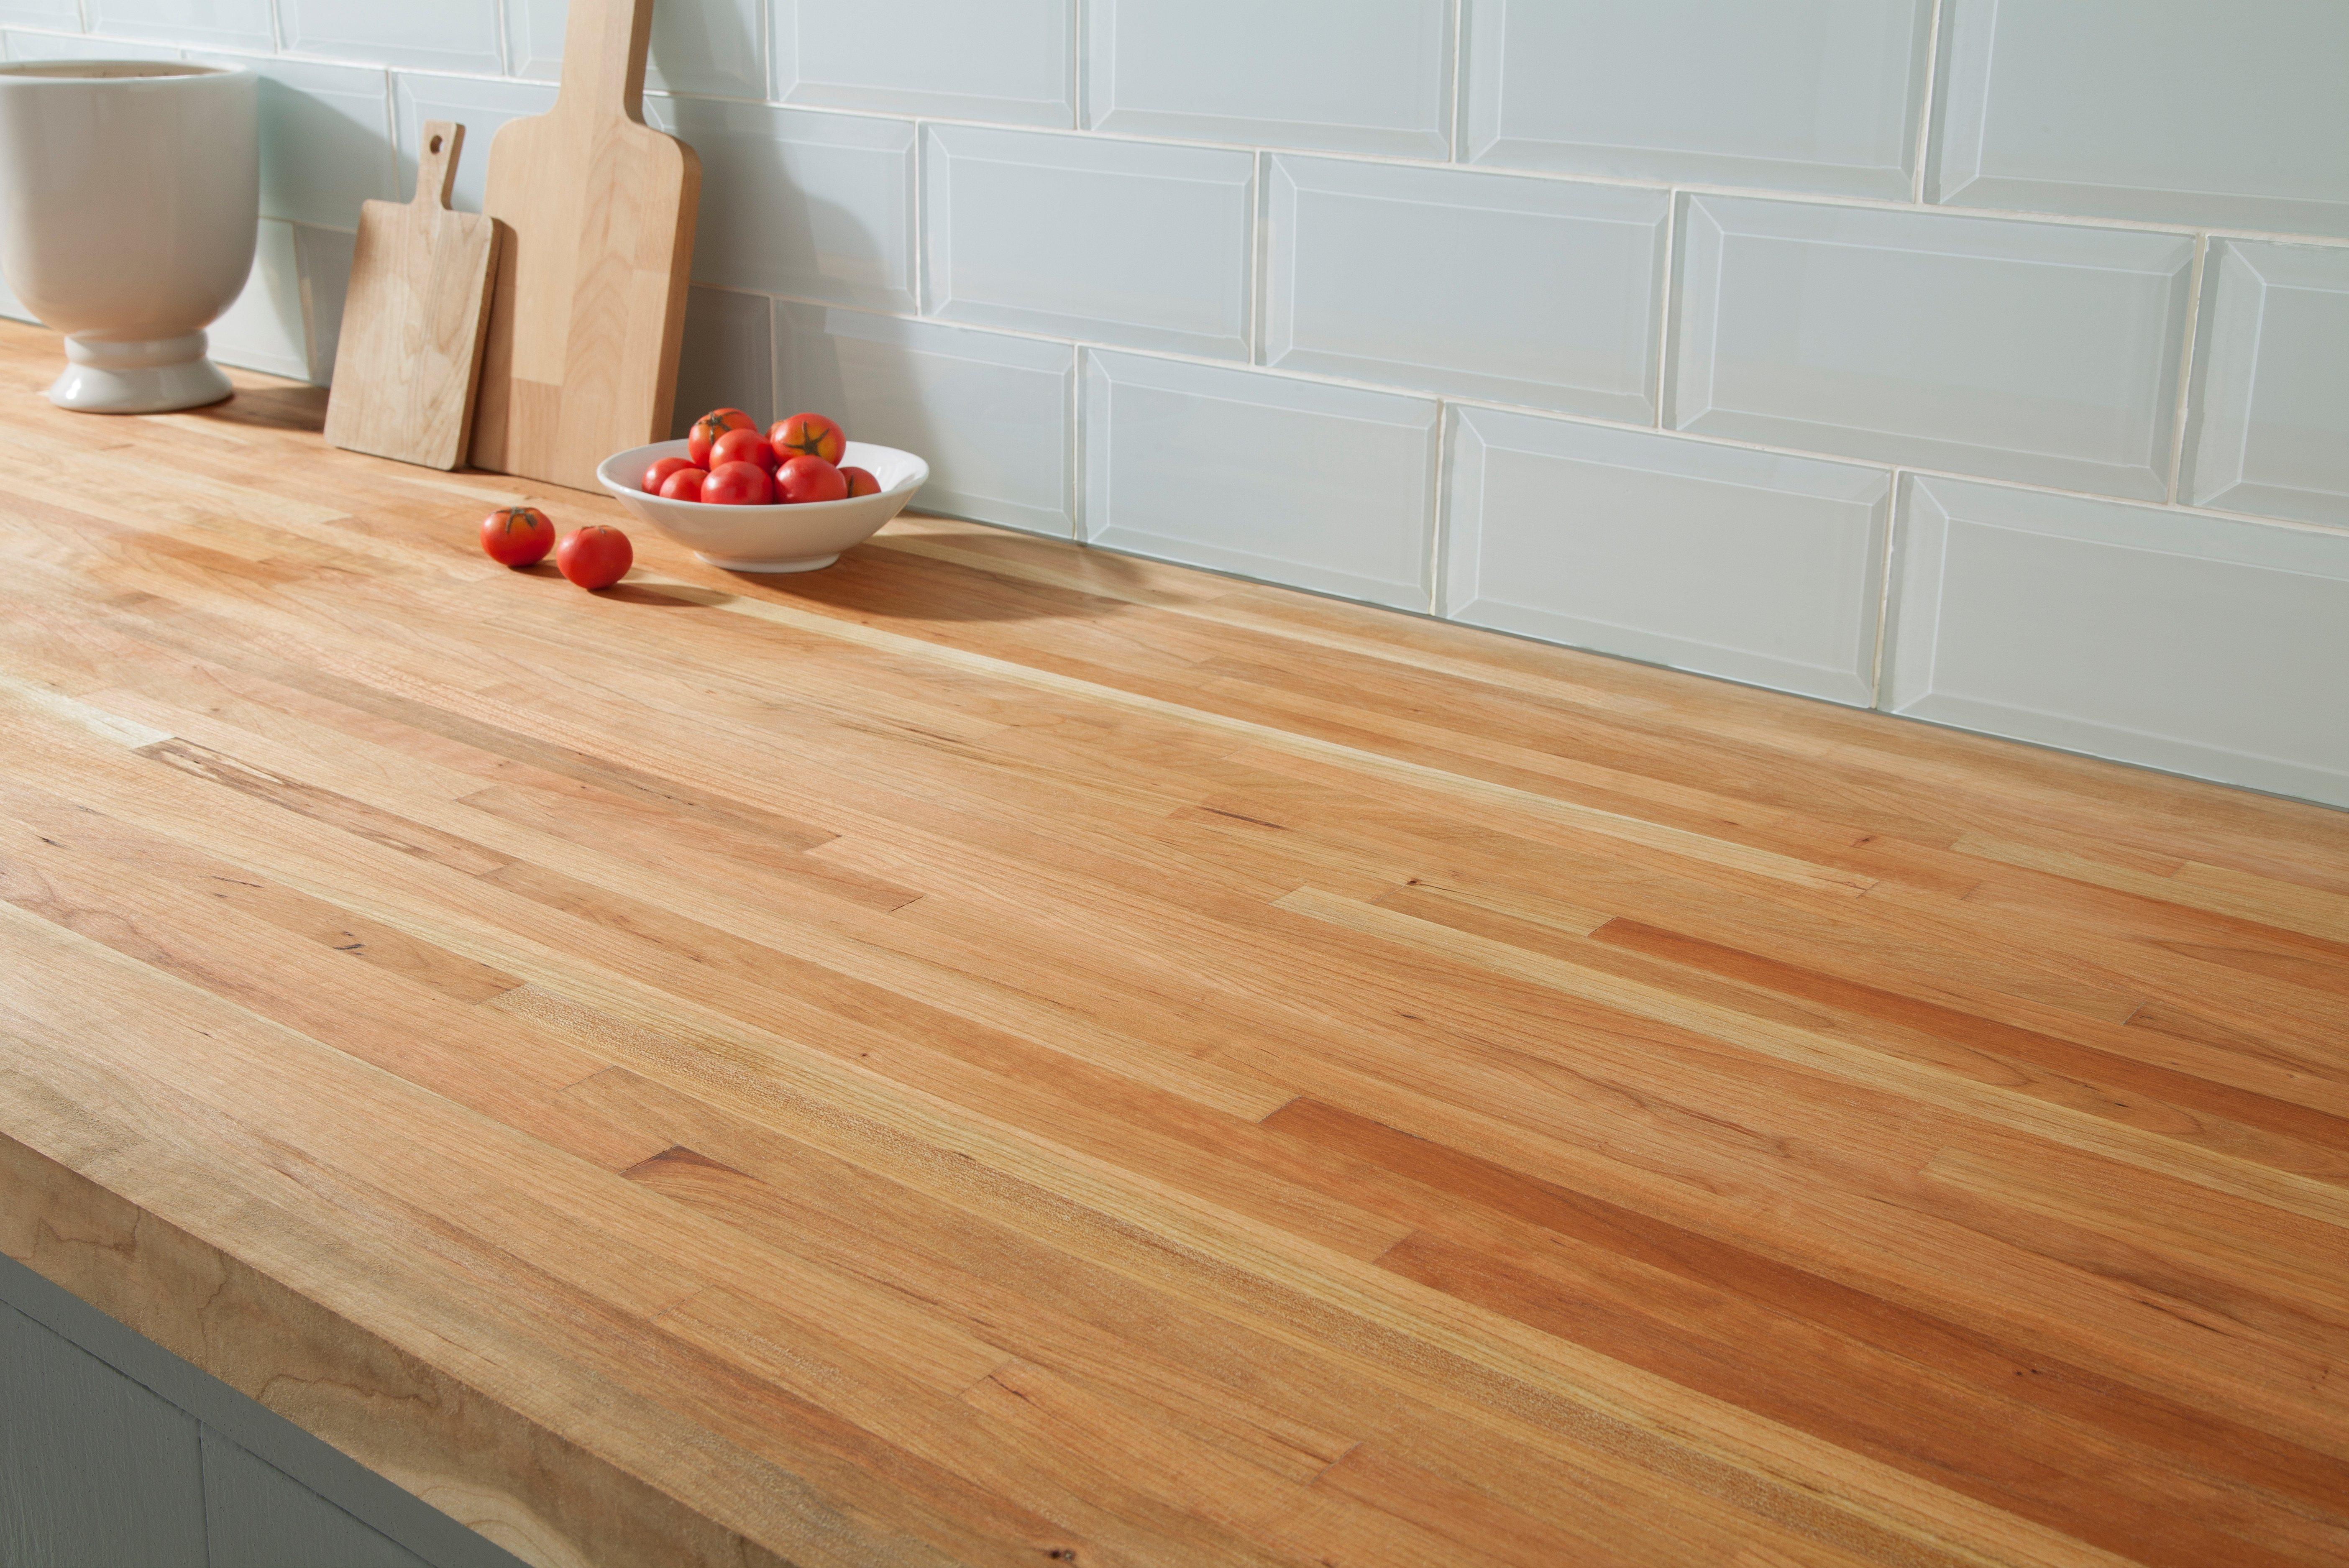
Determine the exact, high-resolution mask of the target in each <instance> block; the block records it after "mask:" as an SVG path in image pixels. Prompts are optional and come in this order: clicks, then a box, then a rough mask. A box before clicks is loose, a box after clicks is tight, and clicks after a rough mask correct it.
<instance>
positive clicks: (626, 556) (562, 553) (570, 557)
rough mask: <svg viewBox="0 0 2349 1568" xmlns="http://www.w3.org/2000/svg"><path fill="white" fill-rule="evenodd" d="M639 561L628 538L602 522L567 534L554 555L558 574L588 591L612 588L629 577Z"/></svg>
mask: <svg viewBox="0 0 2349 1568" xmlns="http://www.w3.org/2000/svg"><path fill="white" fill-rule="evenodd" d="M635 564H636V547H635V546H634V545H632V544H630V543H629V542H628V536H627V535H626V534H625V533H622V532H621V531H619V530H618V529H616V528H611V527H607V526H606V525H605V524H603V523H600V522H591V523H589V524H588V525H587V526H586V527H585V528H576V529H574V530H572V531H570V532H569V533H566V534H564V536H563V542H562V543H561V544H560V545H558V546H556V547H555V552H554V565H555V570H557V571H559V572H561V573H563V574H564V576H565V577H568V578H569V579H571V581H572V582H574V583H577V584H578V585H579V586H580V587H582V588H587V589H596V588H609V587H610V586H611V585H612V584H613V583H617V582H618V581H619V580H620V579H621V578H623V577H626V575H627V574H628V568H629V567H631V566H633V565H635Z"/></svg>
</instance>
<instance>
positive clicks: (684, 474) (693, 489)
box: [660, 469, 709, 500]
mask: <svg viewBox="0 0 2349 1568" xmlns="http://www.w3.org/2000/svg"><path fill="white" fill-rule="evenodd" d="M708 483H709V469H678V470H677V471H676V472H675V473H673V474H671V475H669V476H668V478H667V479H665V480H661V491H660V492H661V499H662V500H700V499H701V487H702V486H703V485H705V484H708Z"/></svg>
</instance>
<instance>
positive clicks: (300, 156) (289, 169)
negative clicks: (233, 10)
mask: <svg viewBox="0 0 2349 1568" xmlns="http://www.w3.org/2000/svg"><path fill="white" fill-rule="evenodd" d="M189 58H191V59H196V60H203V61H206V62H208V63H210V64H213V65H223V66H243V67H246V68H247V69H249V70H252V71H254V72H256V73H257V74H258V75H259V76H260V77H261V83H260V100H261V215H262V216H263V217H264V218H285V219H289V220H291V221H293V222H300V223H312V224H316V225H317V226H318V227H320V228H325V229H347V230H356V229H357V227H358V222H359V204H360V203H361V202H363V201H405V200H407V198H408V197H409V196H410V195H412V194H414V191H413V190H412V189H411V190H409V191H401V190H399V189H398V187H397V186H396V185H394V184H393V176H394V174H395V172H396V169H397V164H398V160H397V159H396V158H395V157H394V155H393V151H392V143H391V78H390V77H389V75H388V74H387V73H386V72H385V71H384V70H383V69H382V68H381V67H375V66H327V65H316V64H313V63H311V62H309V61H306V60H286V59H275V58H272V57H267V56H254V55H219V54H209V53H206V52H203V51H202V50H191V51H190V52H189ZM475 134H476V133H475V132H474V131H473V130H472V129H471V127H468V128H467V130H466V140H465V151H464V158H465V159H467V160H470V159H475V158H480V159H487V158H488V157H489V155H490V143H489V139H488V138H487V137H481V139H479V140H476V139H474V137H475ZM460 161H461V160H460Z"/></svg>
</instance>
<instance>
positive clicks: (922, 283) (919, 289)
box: [911, 119, 934, 317]
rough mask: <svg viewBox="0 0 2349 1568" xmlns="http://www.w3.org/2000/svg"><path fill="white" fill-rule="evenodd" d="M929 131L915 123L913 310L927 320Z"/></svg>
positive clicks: (918, 122) (929, 308)
mask: <svg viewBox="0 0 2349 1568" xmlns="http://www.w3.org/2000/svg"><path fill="white" fill-rule="evenodd" d="M929 176H930V128H929V126H928V125H927V124H926V122H924V121H922V120H918V119H917V120H916V121H915V122H914V174H913V181H914V232H913V238H912V241H911V243H912V245H913V247H914V310H915V313H916V315H922V316H925V317H926V316H927V315H929V314H930V312H931V310H932V309H933V308H934V307H933V306H932V305H931V304H930V178H929Z"/></svg>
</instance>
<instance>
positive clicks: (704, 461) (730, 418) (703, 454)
mask: <svg viewBox="0 0 2349 1568" xmlns="http://www.w3.org/2000/svg"><path fill="white" fill-rule="evenodd" d="M758 428H759V427H758V425H757V423H756V422H755V421H753V420H752V419H751V418H750V415H748V414H745V413H744V412H742V410H741V409H740V408H712V409H711V410H710V411H709V413H707V414H704V415H703V416H702V417H701V418H698V419H696V420H695V421H694V422H693V428H692V429H690V430H688V431H687V432H686V437H685V455H686V456H687V457H688V459H691V460H692V462H693V466H694V467H695V468H697V469H706V468H708V467H709V449H710V448H712V447H714V446H716V445H717V444H718V438H719V437H720V436H722V435H724V434H725V433H726V432H727V431H729V430H749V431H751V432H752V433H753V434H755V433H756V432H757V431H758Z"/></svg>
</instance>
